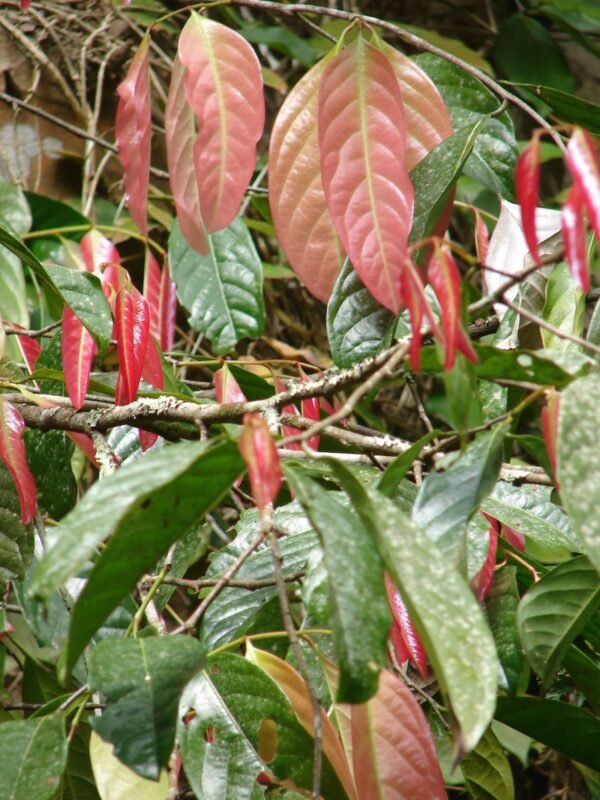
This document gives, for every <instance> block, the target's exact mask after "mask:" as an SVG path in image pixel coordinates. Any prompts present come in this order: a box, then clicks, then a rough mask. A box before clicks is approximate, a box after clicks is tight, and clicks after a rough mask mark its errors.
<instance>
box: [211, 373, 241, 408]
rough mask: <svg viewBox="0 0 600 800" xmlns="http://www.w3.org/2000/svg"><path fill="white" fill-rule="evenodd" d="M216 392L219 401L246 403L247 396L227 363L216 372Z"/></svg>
mask: <svg viewBox="0 0 600 800" xmlns="http://www.w3.org/2000/svg"><path fill="white" fill-rule="evenodd" d="M214 381H215V392H216V395H217V403H245V402H246V400H247V398H246V395H245V394H244V393H243V391H242V390H241V389H240V385H239V383H238V382H237V381H236V379H235V378H234V377H233V375H232V373H231V370H230V369H229V367H228V366H227V364H223V366H222V367H221V369H218V370H217V371H216V372H215V376H214Z"/></svg>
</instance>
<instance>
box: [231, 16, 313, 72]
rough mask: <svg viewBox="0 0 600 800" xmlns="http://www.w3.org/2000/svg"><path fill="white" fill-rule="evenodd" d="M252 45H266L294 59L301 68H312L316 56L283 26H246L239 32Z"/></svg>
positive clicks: (303, 41) (305, 42) (304, 42)
mask: <svg viewBox="0 0 600 800" xmlns="http://www.w3.org/2000/svg"><path fill="white" fill-rule="evenodd" d="M239 32H240V33H241V34H242V36H243V37H244V39H247V40H248V41H249V42H252V44H267V45H269V47H270V48H271V49H272V50H275V51H277V52H279V53H283V54H284V55H286V56H290V58H294V59H296V61H298V62H299V63H300V64H302V66H303V67H312V65H313V64H314V63H315V61H316V60H317V54H316V52H315V51H314V50H313V48H312V47H311V46H310V44H309V43H308V42H307V40H306V39H301V38H300V37H299V36H297V35H296V34H295V33H292V31H290V30H288V29H287V28H284V27H283V25H269V26H267V25H258V24H254V25H248V26H244V27H243V28H240V31H239Z"/></svg>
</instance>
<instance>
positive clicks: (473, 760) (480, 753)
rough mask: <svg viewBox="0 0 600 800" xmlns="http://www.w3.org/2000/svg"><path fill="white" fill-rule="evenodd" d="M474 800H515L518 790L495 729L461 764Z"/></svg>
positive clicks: (488, 733)
mask: <svg viewBox="0 0 600 800" xmlns="http://www.w3.org/2000/svg"><path fill="white" fill-rule="evenodd" d="M460 768H461V770H462V774H463V775H464V778H465V782H466V784H467V789H468V790H469V792H470V793H471V796H472V797H473V798H474V800H514V796H515V787H514V782H513V776H512V770H511V768H510V764H509V761H508V758H507V756H506V753H505V752H504V750H503V748H502V745H501V744H500V742H499V741H498V739H497V738H496V737H495V736H494V733H493V731H492V729H491V728H488V729H487V731H486V732H485V733H484V735H483V737H482V738H481V740H480V742H479V744H478V745H477V747H476V748H475V749H474V750H473V751H472V752H471V753H467V755H466V756H465V757H464V758H463V760H462V761H461V762H460Z"/></svg>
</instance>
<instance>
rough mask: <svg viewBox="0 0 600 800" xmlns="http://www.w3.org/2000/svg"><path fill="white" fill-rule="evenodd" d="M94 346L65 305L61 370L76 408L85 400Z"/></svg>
mask: <svg viewBox="0 0 600 800" xmlns="http://www.w3.org/2000/svg"><path fill="white" fill-rule="evenodd" d="M95 346H96V345H95V342H94V338H93V336H92V334H91V333H90V332H89V331H88V330H87V329H86V328H84V327H83V324H82V322H81V321H80V319H79V318H78V317H76V316H75V314H74V313H73V312H72V311H71V309H70V308H69V307H68V306H65V307H64V309H63V318H62V337H61V347H62V360H63V372H64V375H65V385H66V387H67V394H68V395H69V399H70V400H71V402H72V403H73V406H74V407H75V408H78V409H79V408H81V406H82V405H83V404H84V402H85V395H86V393H87V389H88V384H89V382H90V373H91V371H92V361H93V360H94V348H95Z"/></svg>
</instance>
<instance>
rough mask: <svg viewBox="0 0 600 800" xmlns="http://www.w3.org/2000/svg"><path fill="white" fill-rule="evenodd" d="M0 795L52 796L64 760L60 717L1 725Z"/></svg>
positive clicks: (15, 799)
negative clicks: (1, 765)
mask: <svg viewBox="0 0 600 800" xmlns="http://www.w3.org/2000/svg"><path fill="white" fill-rule="evenodd" d="M0 753H1V754H2V763H3V765H4V766H3V767H2V770H1V771H0V796H1V797H6V798H10V800H31V798H32V797H35V798H36V800H38V798H39V800H47V798H50V797H52V796H53V795H54V793H55V792H56V790H57V788H58V786H59V784H60V778H61V775H62V772H63V770H64V768H65V763H66V760H67V740H66V736H65V729H64V722H63V720H62V719H60V717H52V716H48V717H41V718H38V719H27V720H18V721H13V722H3V724H2V725H1V726H0Z"/></svg>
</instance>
